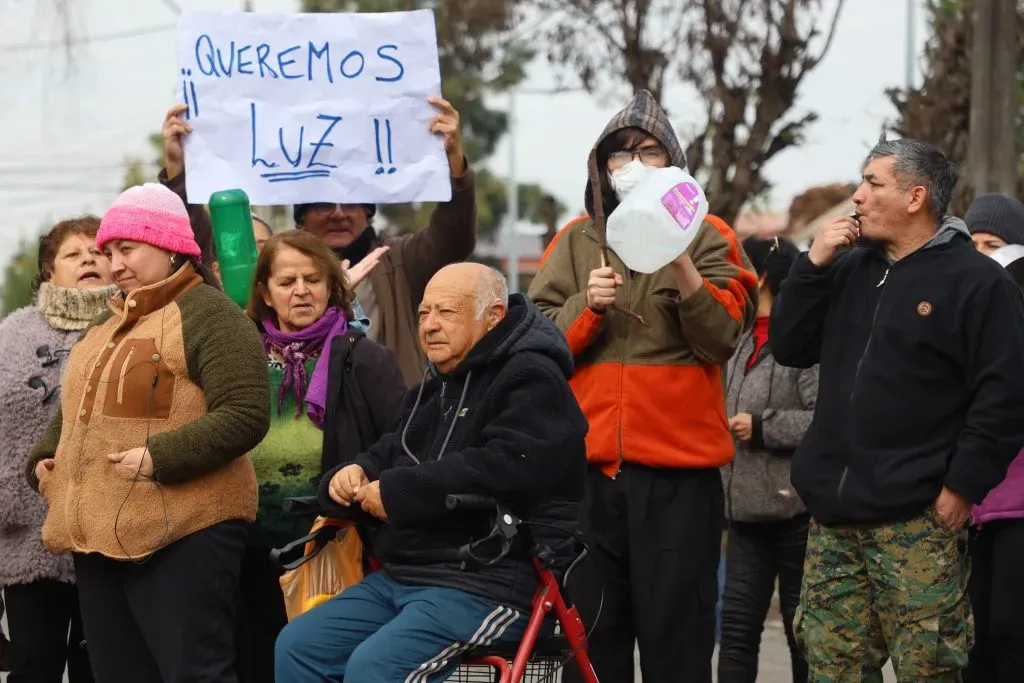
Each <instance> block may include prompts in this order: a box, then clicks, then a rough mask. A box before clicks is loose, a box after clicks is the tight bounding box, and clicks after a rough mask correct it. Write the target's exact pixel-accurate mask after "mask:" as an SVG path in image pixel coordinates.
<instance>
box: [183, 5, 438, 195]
mask: <svg viewBox="0 0 1024 683" xmlns="http://www.w3.org/2000/svg"><path fill="white" fill-rule="evenodd" d="M178 61H179V63H180V72H179V76H180V84H179V92H180V95H181V99H182V101H183V102H185V103H186V104H187V105H188V107H189V108H188V112H187V113H186V116H187V119H188V123H189V124H190V125H191V126H192V130H193V132H192V134H191V135H189V136H188V137H187V138H186V142H185V159H186V167H187V169H188V173H187V176H186V178H187V187H186V190H187V192H188V196H189V198H190V200H191V201H193V202H196V203H205V202H206V201H208V200H209V197H210V195H211V194H212V193H214V192H217V191H220V190H227V189H231V188H241V189H243V190H245V192H246V194H248V195H249V201H250V202H251V203H253V204H257V205H265V204H298V203H307V202H339V203H344V204H363V203H365V204H376V203H392V202H412V201H448V200H449V199H451V182H450V179H449V178H450V171H449V168H448V159H447V157H446V155H445V152H444V142H443V140H442V139H441V138H440V137H439V136H436V135H433V134H431V133H430V131H429V130H428V128H429V125H430V121H431V120H432V119H433V117H434V116H436V115H437V110H435V109H434V107H432V106H431V105H430V104H429V103H428V102H427V97H429V96H435V97H439V96H440V94H441V72H440V66H439V62H438V56H437V32H436V28H435V26H434V15H433V13H432V12H431V11H430V10H420V11H415V12H392V13H381V14H255V13H245V12H235V13H221V12H188V13H185V14H183V15H182V17H181V21H180V22H179V24H178Z"/></svg>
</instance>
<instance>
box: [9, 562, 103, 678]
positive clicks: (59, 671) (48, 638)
mask: <svg viewBox="0 0 1024 683" xmlns="http://www.w3.org/2000/svg"><path fill="white" fill-rule="evenodd" d="M4 591H5V592H6V594H7V625H8V627H9V628H10V632H11V673H10V675H9V676H8V677H7V681H8V683H61V681H62V680H64V666H65V664H66V665H67V669H68V680H69V681H70V682H71V683H82V682H83V681H84V682H85V683H89V682H90V681H92V680H93V678H92V670H91V669H90V668H89V657H88V655H87V654H86V649H85V636H84V635H83V634H82V617H81V615H80V614H79V611H78V596H77V593H76V592H75V586H74V584H70V583H61V582H60V581H54V580H52V579H42V580H39V581H33V582H32V583H16V584H13V585H10V586H7V587H6V588H4Z"/></svg>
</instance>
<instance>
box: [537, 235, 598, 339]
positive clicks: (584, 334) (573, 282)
mask: <svg viewBox="0 0 1024 683" xmlns="http://www.w3.org/2000/svg"><path fill="white" fill-rule="evenodd" d="M585 221H589V218H588V217H587V216H583V217H581V218H577V219H576V220H574V221H572V222H571V223H569V224H568V225H566V226H565V227H564V228H562V229H561V230H560V231H558V234H557V235H555V238H554V239H553V240H552V241H551V244H549V245H548V248H547V250H546V251H545V252H544V257H543V259H542V260H541V267H540V272H538V273H537V275H536V276H535V277H534V278H533V282H532V283H531V284H530V291H529V295H528V296H529V297H530V299H531V300H532V301H533V303H535V304H536V305H537V308H539V309H540V310H541V312H542V313H543V314H544V315H546V316H547V317H548V318H550V319H551V320H552V321H554V323H555V324H556V325H557V326H558V328H559V329H560V330H562V332H563V333H565V337H566V339H567V340H568V342H569V348H570V349H571V350H572V352H573V355H579V354H580V353H582V352H583V351H584V350H585V349H586V348H587V347H588V346H589V345H590V343H591V342H592V341H594V338H595V337H596V336H597V333H598V332H599V331H600V330H601V325H602V323H603V322H604V316H605V314H604V313H601V312H599V311H598V310H596V309H594V308H591V307H590V306H589V305H588V302H587V289H586V288H581V287H580V286H579V285H578V284H577V283H578V282H579V276H578V273H577V272H576V265H575V263H576V260H575V257H574V254H573V244H574V238H573V234H572V233H573V230H575V229H578V228H575V227H574V226H576V225H577V224H579V223H583V222H585ZM595 253H596V252H595ZM593 266H594V268H595V269H596V268H598V267H599V266H600V263H597V262H595V263H594V264H593ZM588 277H589V276H588ZM611 299H612V301H614V292H613V294H612V297H611Z"/></svg>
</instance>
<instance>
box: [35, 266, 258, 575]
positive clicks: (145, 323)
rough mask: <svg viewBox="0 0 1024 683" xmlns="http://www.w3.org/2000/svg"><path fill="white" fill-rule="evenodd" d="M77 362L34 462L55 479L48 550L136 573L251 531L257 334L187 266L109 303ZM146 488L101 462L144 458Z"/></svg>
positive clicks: (126, 471)
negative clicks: (163, 557)
mask: <svg viewBox="0 0 1024 683" xmlns="http://www.w3.org/2000/svg"><path fill="white" fill-rule="evenodd" d="M110 308H111V311H110V313H109V314H106V315H105V317H101V318H100V319H98V320H97V321H96V322H95V323H93V326H92V327H91V328H89V329H88V330H87V332H86V333H85V335H84V336H83V337H82V339H81V340H80V341H79V342H78V343H77V344H75V346H74V347H73V348H72V349H71V355H70V356H69V357H68V360H67V365H66V368H65V371H64V377H63V380H62V386H61V405H60V411H59V412H58V413H57V416H56V418H55V419H54V420H53V422H51V423H50V426H49V428H48V429H47V431H46V433H45V434H44V436H43V438H42V439H41V440H40V442H39V443H38V444H37V445H36V447H35V448H34V449H33V450H32V453H31V454H30V455H29V462H28V472H27V474H28V477H29V481H30V483H31V484H32V485H33V486H37V485H38V484H39V482H37V481H36V478H35V474H34V473H33V472H34V469H35V465H36V463H38V462H39V461H40V460H42V459H43V458H53V459H54V468H53V470H52V471H51V472H50V473H49V474H48V475H47V476H46V477H44V479H43V482H42V485H41V486H40V487H39V488H40V492H41V493H42V494H43V497H45V498H46V502H47V503H48V504H49V511H48V513H47V516H46V521H45V523H44V524H43V543H44V544H45V545H46V547H47V548H48V549H49V550H50V551H51V552H54V553H65V552H69V551H73V552H78V553H90V552H95V553H101V554H103V555H105V556H107V557H111V558H114V559H120V560H126V559H132V560H138V559H142V558H145V557H146V556H148V555H150V554H152V553H153V552H155V551H157V550H159V549H160V548H163V547H165V546H167V545H170V544H171V543H173V542H174V541H177V540H179V539H181V538H183V537H185V536H188V535H189V534H192V533H194V532H196V531H200V530H202V529H205V528H207V527H210V526H213V525H214V524H217V523H219V522H223V521H227V520H250V521H251V520H253V519H255V517H256V499H257V484H256V475H255V473H254V471H253V466H252V463H250V462H249V458H247V457H246V453H247V452H248V451H249V450H251V449H252V448H254V447H255V446H256V445H257V444H259V442H260V441H261V440H262V438H263V436H264V435H265V434H266V433H267V429H268V427H269V424H270V413H269V411H268V410H267V406H268V405H270V386H269V382H268V380H267V365H266V363H267V360H266V352H265V351H264V350H263V344H262V342H261V341H260V336H259V333H258V332H257V330H256V326H255V325H253V323H252V321H250V320H249V319H248V317H247V316H246V315H245V312H244V311H242V309H240V308H239V307H238V306H237V305H236V304H235V303H233V302H232V301H231V300H230V299H228V297H227V296H225V295H224V293H223V292H220V291H218V290H216V289H214V288H213V287H211V286H209V285H206V284H203V281H202V278H201V277H200V276H199V275H198V274H197V273H196V271H195V270H194V269H193V268H192V266H191V265H185V266H183V267H182V268H181V269H180V270H178V271H177V272H176V273H174V274H173V275H172V276H171V277H170V278H169V279H167V280H164V281H163V282H159V283H157V284H154V285H149V286H146V287H140V288H138V289H136V290H134V291H132V292H131V293H129V294H128V295H127V296H122V295H120V294H119V295H117V296H116V297H115V298H114V299H113V300H112V301H111V304H110ZM147 445H148V447H149V452H150V455H151V457H152V459H153V475H152V476H151V477H147V476H143V475H141V474H138V473H137V471H136V469H135V468H130V467H127V466H125V465H122V464H114V463H111V462H110V461H109V460H108V458H107V455H108V454H110V453H121V452H123V451H127V450H131V449H133V448H137V447H141V446H147Z"/></svg>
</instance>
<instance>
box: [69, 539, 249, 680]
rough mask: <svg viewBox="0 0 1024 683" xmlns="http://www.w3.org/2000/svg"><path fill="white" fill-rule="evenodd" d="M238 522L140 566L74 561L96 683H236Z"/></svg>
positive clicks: (84, 558) (97, 558) (86, 558)
mask: <svg viewBox="0 0 1024 683" xmlns="http://www.w3.org/2000/svg"><path fill="white" fill-rule="evenodd" d="M244 548H245V527H244V525H243V523H242V522H223V523H221V524H217V525H215V526H213V527H210V528H209V529H204V530H203V531H198V532H196V533H194V534H192V535H191V536H186V537H185V538H183V539H181V540H179V541H175V542H174V543H172V544H171V545H169V546H167V547H166V548H163V549H161V550H158V551H157V552H156V553H154V554H153V555H152V556H150V557H149V558H148V559H147V560H145V561H143V562H125V561H118V560H111V559H109V558H106V557H103V556H102V555H97V554H91V553H90V554H88V555H83V554H76V555H75V556H74V558H75V575H76V578H77V581H78V592H79V600H80V602H81V606H82V622H83V624H84V626H85V638H86V642H87V643H88V646H89V657H90V659H91V661H92V668H93V672H94V673H95V674H96V681H97V683H127V682H128V681H131V683H193V682H196V683H200V682H201V683H235V680H236V679H235V673H234V664H235V642H234V640H235V605H236V603H237V601H238V574H239V567H240V566H241V563H242V554H243V552H244Z"/></svg>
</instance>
